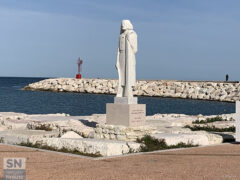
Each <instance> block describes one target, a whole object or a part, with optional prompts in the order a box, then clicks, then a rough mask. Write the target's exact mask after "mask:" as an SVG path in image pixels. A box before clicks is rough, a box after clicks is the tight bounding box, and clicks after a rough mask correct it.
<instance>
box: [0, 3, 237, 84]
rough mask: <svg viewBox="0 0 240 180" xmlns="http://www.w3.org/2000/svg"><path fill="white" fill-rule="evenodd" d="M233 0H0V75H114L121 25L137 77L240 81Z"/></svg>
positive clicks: (109, 76)
mask: <svg viewBox="0 0 240 180" xmlns="http://www.w3.org/2000/svg"><path fill="white" fill-rule="evenodd" d="M239 8H240V1H238V0H148V1H146V0H132V1H129V0H128V1H127V0H121V1H120V0H119V1H117V0H114V1H113V0H51V1H50V0H41V1H40V0H21V1H20V0H0V27H1V28H0V76H20V77H23V76H24V77H26V76H29V77H74V76H75V74H76V73H77V65H76V61H77V58H78V57H81V58H82V59H83V61H84V62H83V77H86V78H87V77H90V78H98V77H99V78H117V72H116V70H115V67H114V66H115V62H116V51H117V45H118V36H119V31H120V22H121V20H122V19H130V20H131V21H132V24H133V25H134V28H135V31H136V32H137V34H138V43H139V51H138V53H137V78H138V79H179V80H223V79H224V78H225V74H226V73H228V74H229V76H230V80H240V71H239V67H240V45H239V44H240V35H239V34H240V11H239Z"/></svg>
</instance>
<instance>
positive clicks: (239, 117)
mask: <svg viewBox="0 0 240 180" xmlns="http://www.w3.org/2000/svg"><path fill="white" fill-rule="evenodd" d="M235 106H236V114H235V127H236V142H240V101H236V105H235Z"/></svg>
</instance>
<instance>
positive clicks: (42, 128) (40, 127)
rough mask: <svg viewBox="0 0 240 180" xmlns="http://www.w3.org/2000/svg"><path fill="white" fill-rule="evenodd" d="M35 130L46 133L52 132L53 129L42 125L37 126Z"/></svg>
mask: <svg viewBox="0 0 240 180" xmlns="http://www.w3.org/2000/svg"><path fill="white" fill-rule="evenodd" d="M35 130H44V131H52V130H53V129H52V128H51V127H50V124H48V125H46V124H41V125H40V126H37V127H36V128H35Z"/></svg>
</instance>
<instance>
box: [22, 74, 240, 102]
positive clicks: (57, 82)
mask: <svg viewBox="0 0 240 180" xmlns="http://www.w3.org/2000/svg"><path fill="white" fill-rule="evenodd" d="M24 89H25V90H33V91H38V90H41V91H54V92H76V93H94V94H116V89H117V80H113V79H73V78H55V79H45V80H42V81H39V82H36V83H32V84H29V85H28V86H26V87H24ZM133 93H134V95H137V96H156V97H173V98H186V99H200V100H215V101H225V102H235V101H236V100H239V99H240V83H239V82H220V81H219V82H218V81H177V80H139V81H137V86H136V87H134V89H133Z"/></svg>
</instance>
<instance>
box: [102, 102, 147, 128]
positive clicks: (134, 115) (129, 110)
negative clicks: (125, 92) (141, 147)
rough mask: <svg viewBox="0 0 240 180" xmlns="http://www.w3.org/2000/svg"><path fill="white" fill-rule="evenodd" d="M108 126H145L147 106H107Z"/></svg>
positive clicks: (110, 104)
mask: <svg viewBox="0 0 240 180" xmlns="http://www.w3.org/2000/svg"><path fill="white" fill-rule="evenodd" d="M106 109H107V124H111V125H122V126H129V127H134V126H144V125H145V118H146V104H112V103H108V104H107V108H106Z"/></svg>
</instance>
